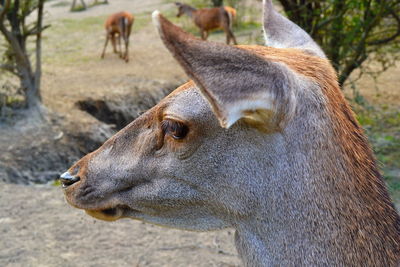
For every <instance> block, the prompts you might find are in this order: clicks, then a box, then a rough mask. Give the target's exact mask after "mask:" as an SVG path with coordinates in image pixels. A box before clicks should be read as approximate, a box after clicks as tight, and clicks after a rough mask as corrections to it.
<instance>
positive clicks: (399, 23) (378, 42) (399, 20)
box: [367, 10, 400, 45]
mask: <svg viewBox="0 0 400 267" xmlns="http://www.w3.org/2000/svg"><path fill="white" fill-rule="evenodd" d="M390 14H391V15H392V16H393V17H394V19H395V20H396V21H397V31H396V33H394V34H393V35H392V36H390V37H388V38H385V39H382V40H376V41H372V42H369V43H367V44H368V45H381V44H385V43H388V42H390V41H393V40H394V39H396V38H397V37H398V36H400V17H399V16H398V15H397V14H396V12H394V11H393V10H390Z"/></svg>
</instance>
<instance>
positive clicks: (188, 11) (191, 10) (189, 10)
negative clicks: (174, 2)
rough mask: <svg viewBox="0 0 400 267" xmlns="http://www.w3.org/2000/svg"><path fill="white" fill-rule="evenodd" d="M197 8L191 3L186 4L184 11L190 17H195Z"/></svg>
mask: <svg viewBox="0 0 400 267" xmlns="http://www.w3.org/2000/svg"><path fill="white" fill-rule="evenodd" d="M196 11H197V9H196V8H194V7H191V6H189V5H185V6H184V8H183V13H185V14H186V15H187V16H188V17H190V18H193V13H194V12H196Z"/></svg>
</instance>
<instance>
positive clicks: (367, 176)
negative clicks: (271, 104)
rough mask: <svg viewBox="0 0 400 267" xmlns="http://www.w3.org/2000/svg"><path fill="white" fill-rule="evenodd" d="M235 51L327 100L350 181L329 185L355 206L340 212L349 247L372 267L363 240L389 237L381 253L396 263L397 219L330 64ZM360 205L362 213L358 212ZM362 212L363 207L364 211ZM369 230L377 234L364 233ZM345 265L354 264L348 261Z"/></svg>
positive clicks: (285, 54) (399, 245) (294, 52)
mask: <svg viewBox="0 0 400 267" xmlns="http://www.w3.org/2000/svg"><path fill="white" fill-rule="evenodd" d="M239 47H240V48H242V49H245V50H248V51H252V52H254V53H256V54H258V55H260V56H262V57H264V58H266V59H268V60H271V61H275V62H280V63H283V64H285V65H286V66H287V67H289V68H290V69H292V70H293V71H295V72H297V73H299V74H301V75H304V76H306V77H308V78H310V79H312V80H314V81H315V82H316V83H317V84H319V86H320V88H321V89H322V92H323V94H324V95H325V97H326V99H327V100H328V101H327V104H328V109H329V111H330V115H331V116H330V119H331V120H332V124H333V128H334V130H333V131H334V136H335V138H336V141H334V143H336V144H339V147H338V153H339V155H340V156H342V157H344V158H345V159H346V162H347V166H345V169H346V172H347V177H351V179H349V180H347V181H343V180H341V181H333V183H337V186H338V187H340V188H339V190H340V192H342V194H350V195H351V197H349V196H348V198H350V199H353V201H354V203H353V205H354V206H353V207H349V206H347V207H342V208H343V210H342V211H341V212H342V214H343V215H344V217H346V218H348V219H349V221H348V223H349V224H351V223H354V227H353V229H354V230H355V231H354V232H352V233H351V235H352V238H353V240H354V242H357V243H360V244H358V246H360V247H364V248H365V249H366V250H365V254H366V255H365V258H368V259H369V260H370V262H365V264H366V265H367V266H372V265H371V264H373V263H374V257H375V256H374V255H375V251H373V247H374V245H372V244H371V242H372V241H373V240H370V239H366V237H367V236H371V235H374V234H375V235H384V236H393V237H394V239H393V242H392V244H391V246H387V247H385V248H384V249H385V250H387V251H388V252H389V255H390V258H388V259H386V260H387V264H388V266H394V265H395V264H396V263H398V262H397V260H398V257H399V255H398V253H399V251H400V221H399V217H398V215H397V214H396V210H395V208H394V206H393V204H392V202H391V200H390V197H389V195H388V193H387V191H386V189H385V184H384V181H383V180H382V177H381V175H380V173H379V171H378V168H377V166H376V160H375V158H374V156H373V153H372V150H371V148H370V146H369V144H368V141H367V139H366V138H365V136H364V133H363V130H362V128H361V127H360V125H359V123H358V122H357V120H356V118H355V114H354V113H353V111H352V110H351V108H350V106H349V105H348V104H347V101H346V100H345V99H344V96H343V93H342V91H341V90H340V87H339V84H338V82H337V75H336V73H335V71H334V69H333V67H332V66H331V64H330V63H329V61H328V60H326V59H323V58H319V57H315V56H312V55H310V54H307V53H304V52H302V51H301V50H298V49H278V48H273V47H260V46H239ZM339 155H337V156H339ZM337 180H339V179H337ZM355 195H357V196H355ZM359 199H362V200H363V203H359ZM361 206H363V207H364V208H361ZM365 207H368V208H367V209H365ZM360 222H361V223H360ZM356 229H358V230H356ZM359 229H363V231H365V232H364V233H363V232H362V231H360V230H359ZM372 229H373V230H372ZM369 231H379V232H374V233H373V232H370V233H368V232H369ZM366 233H368V234H366ZM375 247H377V246H375ZM382 249H383V248H382ZM355 257H357V256H355ZM375 260H376V259H375ZM348 262H349V263H351V262H355V261H354V259H351V258H349V259H348Z"/></svg>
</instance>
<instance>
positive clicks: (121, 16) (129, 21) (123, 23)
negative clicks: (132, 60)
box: [101, 11, 134, 62]
mask: <svg viewBox="0 0 400 267" xmlns="http://www.w3.org/2000/svg"><path fill="white" fill-rule="evenodd" d="M133 22H134V17H133V16H132V14H130V13H128V12H126V11H122V12H118V13H115V14H112V15H111V16H109V17H108V18H107V20H106V22H105V24H104V27H105V29H106V42H105V44H104V48H103V52H102V54H101V58H104V55H105V51H106V48H107V44H108V41H109V40H110V39H111V43H112V46H113V50H114V53H119V55H120V57H121V58H122V59H124V60H125V61H126V62H128V61H129V36H130V34H131V31H132V25H133ZM121 38H122V39H123V40H124V43H125V53H124V54H122V48H121ZM117 42H118V43H117ZM117 45H118V46H119V52H118V50H117Z"/></svg>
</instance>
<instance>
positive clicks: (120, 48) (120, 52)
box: [118, 34, 123, 58]
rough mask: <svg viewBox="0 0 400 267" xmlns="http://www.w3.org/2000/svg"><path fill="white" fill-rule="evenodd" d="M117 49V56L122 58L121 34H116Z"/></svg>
mask: <svg viewBox="0 0 400 267" xmlns="http://www.w3.org/2000/svg"><path fill="white" fill-rule="evenodd" d="M118 50H119V57H120V58H123V56H122V46H121V34H120V35H118Z"/></svg>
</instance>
